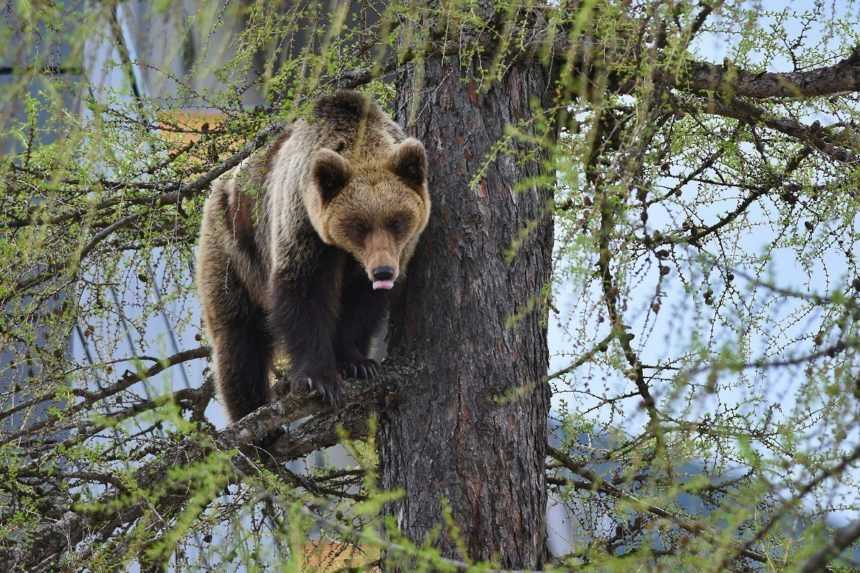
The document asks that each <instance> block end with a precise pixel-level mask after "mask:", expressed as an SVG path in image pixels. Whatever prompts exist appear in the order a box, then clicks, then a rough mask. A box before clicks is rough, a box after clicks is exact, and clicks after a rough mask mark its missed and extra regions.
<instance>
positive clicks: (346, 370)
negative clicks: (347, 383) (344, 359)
mask: <svg viewBox="0 0 860 573" xmlns="http://www.w3.org/2000/svg"><path fill="white" fill-rule="evenodd" d="M339 370H340V372H341V374H342V375H343V376H344V377H345V378H358V379H359V380H370V379H371V378H376V377H377V376H378V375H379V363H378V362H377V361H376V360H373V359H371V358H364V359H361V360H355V361H353V362H348V363H346V364H342V365H341V367H340V368H339Z"/></svg>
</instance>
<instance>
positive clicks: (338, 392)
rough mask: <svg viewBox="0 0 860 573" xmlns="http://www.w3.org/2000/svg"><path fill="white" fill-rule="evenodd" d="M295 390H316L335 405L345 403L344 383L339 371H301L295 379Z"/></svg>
mask: <svg viewBox="0 0 860 573" xmlns="http://www.w3.org/2000/svg"><path fill="white" fill-rule="evenodd" d="M292 389H293V392H297V393H306V392H308V391H312V390H316V391H317V392H319V395H320V397H321V398H322V399H323V400H325V401H326V402H328V403H329V404H331V405H332V406H334V407H338V406H340V405H341V404H343V385H342V384H341V382H340V376H338V374H337V372H334V371H332V372H311V373H299V374H297V375H296V376H295V378H294V379H293V384H292Z"/></svg>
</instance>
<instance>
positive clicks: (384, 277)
mask: <svg viewBox="0 0 860 573" xmlns="http://www.w3.org/2000/svg"><path fill="white" fill-rule="evenodd" d="M393 278H394V267H376V268H375V269H373V280H375V281H390V280H391V279H393Z"/></svg>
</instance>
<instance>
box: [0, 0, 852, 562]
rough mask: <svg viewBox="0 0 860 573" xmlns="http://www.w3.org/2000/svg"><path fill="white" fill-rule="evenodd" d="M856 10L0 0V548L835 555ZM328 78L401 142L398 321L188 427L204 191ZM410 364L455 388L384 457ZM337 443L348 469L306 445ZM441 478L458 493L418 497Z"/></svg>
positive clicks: (847, 344)
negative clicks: (364, 347) (381, 334)
mask: <svg viewBox="0 0 860 573" xmlns="http://www.w3.org/2000/svg"><path fill="white" fill-rule="evenodd" d="M858 19H860V7H858V5H857V3H856V2H854V1H853V0H844V1H840V2H824V1H821V0H810V1H808V2H794V3H773V2H764V1H754V0H738V1H720V0H707V1H705V0H701V1H688V0H660V1H641V2H640V1H635V0H633V1H631V0H573V1H570V2H553V3H537V2H515V1H514V2H483V1H479V2H471V1H464V2H452V3H435V2H417V3H405V4H401V3H394V2H391V3H389V2H385V3H382V2H352V3H331V5H329V4H327V3H317V2H295V3H294V2H282V1H276V0H244V1H241V2H199V3H179V2H177V3H173V2H164V1H160V2H155V3H151V5H150V3H141V2H129V1H126V2H107V3H100V4H98V5H90V4H88V3H87V4H85V5H84V4H81V5H77V4H74V3H72V5H70V4H68V3H57V2H51V1H40V2H17V3H15V5H14V7H12V6H11V5H10V6H7V7H6V8H5V9H4V23H3V24H2V25H0V38H2V41H3V42H2V43H3V46H4V47H3V48H2V52H0V53H2V54H3V57H4V60H3V61H0V85H2V90H0V142H2V145H3V149H4V151H5V154H4V156H3V157H2V159H0V303H1V304H0V308H2V313H0V476H2V479H0V563H5V564H7V566H8V567H9V568H10V570H27V571H30V570H32V571H42V570H46V571H47V570H93V571H101V570H115V569H117V568H130V567H137V566H139V567H140V569H141V570H147V571H158V570H162V569H169V570H177V571H186V570H189V571H190V570H207V569H215V570H221V569H224V570H234V569H236V568H237V567H238V566H239V565H240V564H241V565H242V566H244V568H245V569H246V570H249V571H250V570H264V569H281V568H283V569H285V570H291V571H295V570H303V571H304V570H315V568H318V570H320V571H336V570H347V567H355V568H357V569H360V570H365V569H371V568H372V567H379V568H382V569H384V570H397V569H398V568H400V570H404V571H419V570H426V571H431V570H432V571H436V570H443V571H465V570H475V571H492V570H514V569H516V570H545V571H554V570H555V571H568V570H576V571H580V570H582V571H614V570H621V569H625V570H626V569H631V570H649V571H650V570H655V571H700V570H704V571H715V572H716V571H735V570H736V571H745V570H768V571H821V570H832V571H838V570H849V569H850V568H851V567H852V566H857V563H858V561H857V560H858V546H857V540H858V538H860V515H858V509H860V507H858V506H860V499H858V496H857V490H858V484H857V480H858V473H857V468H858V465H860V432H858V427H860V426H858V421H860V357H858V347H860V339H858V320H860V306H858V292H860V271H858V267H857V257H858V255H860V251H858V240H860V218H858V207H860V196H858V188H860V128H858V121H860V118H859V117H858V115H860V105H858V104H860V101H858V98H860V95H858V94H860V36H858V34H860V32H859V31H860V27H858ZM338 88H351V89H359V90H362V91H364V92H366V93H368V94H370V95H372V96H373V97H374V98H375V99H376V100H377V101H379V102H380V104H381V105H382V106H383V107H385V108H386V109H387V110H388V111H389V112H390V113H391V114H392V115H393V116H394V117H396V119H397V120H398V121H399V122H400V123H401V124H403V125H404V127H406V128H407V130H410V131H411V132H412V133H415V134H416V135H418V136H420V137H421V138H422V139H423V140H424V144H425V146H426V147H427V148H428V153H429V154H430V157H431V159H432V161H431V165H430V169H431V171H432V172H435V173H436V175H435V177H436V181H437V183H438V184H437V187H435V188H432V187H431V195H433V196H434V201H436V198H437V197H438V199H439V200H438V202H437V203H435V204H436V207H434V212H433V216H432V217H433V221H432V223H431V227H430V231H429V232H430V238H428V239H427V240H426V241H425V242H424V243H422V245H421V246H420V247H419V252H418V254H417V256H416V259H417V260H419V262H418V265H417V270H416V272H415V273H414V274H412V275H411V276H410V279H409V280H410V282H409V283H407V285H408V286H409V291H410V294H409V297H408V298H407V299H406V300H405V301H404V303H403V305H405V306H408V308H409V309H411V314H410V311H409V310H404V309H403V308H400V309H398V310H396V311H395V312H394V313H393V322H392V326H391V327H390V336H389V346H390V347H391V348H393V351H392V352H390V353H389V359H388V360H387V361H386V362H385V363H384V368H383V374H382V375H381V377H380V378H378V379H376V380H373V381H371V382H358V381H353V380H349V381H346V386H347V392H346V395H347V397H346V405H345V406H344V407H343V408H342V409H340V410H338V411H333V410H331V409H330V408H329V407H328V406H326V405H324V404H323V403H322V402H320V401H318V400H317V399H316V398H315V397H313V396H310V397H307V396H305V397H296V396H286V397H283V398H281V399H279V400H278V401H275V402H273V403H271V404H269V405H267V406H265V407H263V408H261V409H260V410H258V411H257V412H255V413H254V414H251V415H250V416H248V417H246V418H244V419H243V420H241V421H239V422H237V423H235V424H232V425H229V426H225V424H224V419H223V415H222V414H220V410H219V408H218V405H217V403H216V397H215V395H214V391H213V385H212V381H211V378H210V376H209V374H208V371H205V370H204V368H205V366H206V359H207V357H208V355H209V349H208V347H207V345H206V340H205V339H204V338H203V336H202V334H201V333H200V332H201V331H200V324H199V311H198V305H197V302H196V298H195V294H194V285H193V284H192V277H193V272H192V268H193V265H194V246H195V241H196V237H197V232H198V229H199V224H200V216H201V210H202V204H203V201H204V200H205V197H206V193H207V191H208V189H209V185H210V184H211V183H212V181H214V180H215V179H216V178H217V177H218V176H220V175H222V174H223V173H225V172H227V171H228V170H230V169H231V168H233V167H235V166H236V165H238V164H239V163H240V162H242V161H243V160H244V159H245V158H247V157H249V156H250V155H251V154H252V153H254V152H256V151H257V150H260V149H262V148H264V147H265V146H266V145H267V144H268V143H269V142H271V141H272V139H273V137H274V136H275V135H276V134H277V133H278V132H279V131H280V130H281V129H282V128H283V126H285V125H286V124H288V123H289V122H291V121H293V120H295V119H297V118H300V117H303V116H305V115H306V114H308V113H309V110H310V109H311V106H312V104H313V101H314V99H315V98H316V97H317V96H318V95H320V94H324V93H329V92H331V91H333V90H335V89H338ZM432 183H433V178H432V177H431V184H432ZM544 259H545V260H544ZM545 263H546V264H545ZM446 273H447V274H446ZM440 277H442V278H440ZM458 277H459V278H458ZM443 278H444V280H443ZM457 280H459V282H457V283H456V285H455V286H453V287H449V285H450V284H453V282H452V281H457ZM449 288H450V290H446V289H449ZM470 301H471V302H470ZM475 301H480V302H481V303H482V304H481V305H480V307H476V306H474V304H473V303H474V302H475ZM484 302H486V305H484V304H483V303H484ZM403 305H402V306H403ZM469 305H472V306H473V308H471V312H470V308H468V307H469ZM419 312H420V313H421V316H426V317H427V323H426V324H424V325H423V326H426V327H427V328H425V329H422V328H423V327H422V326H419V327H415V328H412V327H411V326H409V327H404V326H402V325H403V324H405V323H407V322H408V324H409V325H412V324H413V322H414V321H416V320H418V319H417V318H416V315H417V314H418V313H419ZM460 313H462V315H461V316H459V318H462V319H463V320H460V321H459V322H458V321H457V320H456V319H457V318H458V315H460ZM431 319H432V321H435V322H432V321H431ZM449 319H450V320H449ZM409 321H411V322H409ZM422 324H423V323H422ZM470 324H471V325H474V328H468V329H467V326H469V325H470ZM398 325H399V326H398ZM446 325H447V326H446ZM431 326H432V327H434V328H438V329H439V332H440V333H443V334H444V336H440V338H439V339H435V340H434V339H432V338H425V337H423V333H426V332H428V330H427V329H428V328H430V327H431ZM410 328H412V330H410ZM415 332H421V333H422V336H421V337H418V338H415V339H410V340H409V342H408V344H406V343H403V342H399V341H402V340H404V339H409V337H410V333H411V334H413V335H414V334H415ZM398 337H399V338H398ZM458 348H459V354H457V355H456V356H454V354H455V353H457V352H458ZM434 349H436V350H434ZM470 352H471V353H472V354H471V356H472V358H469V356H470V354H469V353H470ZM446 355H448V356H451V360H450V361H449V363H445V356H446ZM547 361H548V362H547ZM458 372H460V374H459V375H458ZM458 376H459V377H458ZM519 376H522V379H517V377H519ZM461 378H462V379H461ZM434 379H435V380H438V381H439V382H440V383H444V384H445V387H446V388H447V387H449V386H451V385H452V384H461V385H460V386H458V387H456V388H454V387H453V386H451V388H452V390H451V391H450V392H439V393H438V394H434V395H426V396H425V395H422V396H421V398H420V399H421V400H425V403H427V404H428V406H427V412H428V414H427V418H428V419H430V420H437V419H438V420H439V423H440V424H445V423H448V422H451V423H453V425H455V426H457V428H456V430H457V431H460V432H461V433H460V434H457V436H458V437H462V441H458V442H457V444H455V445H454V446H452V447H454V448H459V450H458V452H459V454H462V455H460V456H459V457H458V455H452V456H448V455H447V454H446V453H445V452H442V451H441V450H440V451H436V450H434V449H432V448H425V449H424V450H421V449H420V448H416V449H414V450H410V447H412V446H414V442H412V441H410V440H412V439H413V438H415V436H416V435H418V434H424V433H427V432H426V431H425V428H424V426H422V425H421V424H422V423H423V422H425V421H427V420H421V419H420V418H421V417H422V416H421V404H422V403H421V402H420V401H417V400H415V399H413V400H412V401H411V402H410V400H409V396H410V395H412V393H414V392H415V391H416V390H415V385H414V384H415V382H416V381H420V382H421V383H422V384H425V385H426V384H429V383H430V382H431V381H432V380H434ZM286 382H287V381H286V377H285V376H281V379H280V380H279V382H278V385H284V384H286ZM410 384H412V385H411V386H410ZM433 389H434V390H433V391H434V392H436V390H437V387H435V386H434V387H433ZM545 389H547V390H551V396H550V395H549V393H548V392H547V393H545V392H544V390H545ZM458 393H459V394H458ZM434 400H438V402H433V401H434ZM458 400H460V401H461V403H460V404H458V402H457V401H458ZM431 402H432V403H431ZM397 404H402V405H399V406H398V405H397ZM463 404H466V405H467V406H468V407H466V406H463ZM392 412H396V413H395V414H392ZM444 412H449V413H451V416H450V419H444V420H443V419H442V417H441V416H442V413H444ZM547 414H548V415H547ZM476 418H477V419H476ZM544 421H545V423H544ZM404 424H406V425H409V424H414V425H413V426H410V427H408V428H407V427H406V426H405V425H404ZM461 424H462V425H461ZM430 425H432V424H430ZM487 428H492V432H491V431H489V430H488V429H487ZM447 429H448V427H447V426H446V431H447ZM508 431H509V432H510V434H509V435H508V434H507V433H506V432H508ZM470 432H471V433H470ZM493 432H495V434H497V435H499V434H505V435H500V436H499V442H498V444H503V445H504V447H498V445H497V444H496V442H493V443H490V442H489V441H482V440H485V438H487V436H488V435H492V434H493ZM338 444H339V445H340V446H341V447H342V448H343V449H344V450H345V451H346V452H347V453H348V454H349V456H350V457H349V462H347V463H339V464H331V463H318V460H317V458H318V457H319V455H318V454H314V452H319V451H321V450H324V449H325V448H328V447H331V446H335V445H338ZM512 444H513V445H512ZM529 444H531V445H532V446H534V451H532V452H522V451H519V448H521V447H522V446H523V445H529ZM508 448H510V449H511V450H514V451H505V450H506V449H508ZM419 450H420V451H419ZM466 450H468V456H471V457H466V456H465V454H463V452H464V451H466ZM398 451H403V452H409V455H410V456H411V457H410V458H409V460H410V462H409V463H410V464H412V465H411V466H410V465H409V464H407V463H405V462H404V460H399V462H398V461H396V460H395V462H392V459H394V458H396V457H397V453H398ZM544 454H546V455H545V456H544ZM309 456H311V457H313V459H314V460H316V461H314V463H308V462H307V461H308V460H309V459H311V458H310V457H309ZM416 460H417V461H416ZM464 460H485V461H487V464H486V465H482V464H477V463H476V464H475V466H474V467H472V466H470V467H462V466H458V465H457V464H458V463H461V462H463V461H464ZM534 460H537V462H536V463H537V464H538V467H536V468H534V467H524V466H527V465H528V463H530V462H531V461H534ZM303 462H304V463H303ZM400 462H404V463H403V466H409V467H411V468H412V469H411V470H410V469H409V467H397V466H396V463H400ZM490 462H492V463H490ZM393 463H394V464H395V465H392V464H393ZM416 463H417V464H419V465H417V466H416V465H415V464H416ZM425 463H426V464H427V466H426V468H425V466H423V465H420V464H425ZM434 463H435V464H436V465H435V466H434V465H433V464H434ZM506 464H507V465H506ZM446 465H447V466H450V467H447V469H446V475H448V476H449V477H448V478H447V479H449V480H450V483H455V482H457V481H458V479H459V482H461V483H460V484H459V485H458V486H457V487H462V490H459V489H456V488H454V489H450V490H449V489H448V488H447V485H446V488H445V495H442V492H437V491H436V490H435V489H434V487H435V485H438V484H437V482H436V481H434V479H435V476H436V475H437V474H436V473H433V472H438V471H441V470H440V467H441V466H446ZM521 466H523V467H521ZM505 467H510V468H513V469H512V471H513V470H515V469H517V468H519V469H521V470H522V473H521V474H519V473H518V474H517V475H516V477H513V478H512V477H511V476H501V475H494V474H492V473H490V474H486V472H487V471H491V472H492V471H499V470H498V469H499V468H505ZM482 468H483V469H482ZM487 468H495V469H490V470H488V469H487ZM425 469H426V472H427V473H426V475H427V476H428V479H427V482H426V483H415V481H416V480H415V479H412V478H414V477H416V475H417V476H422V475H425V474H424V473H423V472H425ZM443 469H445V468H443ZM410 471H415V472H416V474H415V475H413V474H412V473H410ZM482 471H483V472H484V474H482V473H481V472H482ZM481 475H483V478H482V479H483V480H484V481H481V480H478V479H477V477H476V476H481ZM430 476H433V478H434V479H430ZM522 476H528V477H522ZM407 478H409V479H408V480H407ZM503 478H504V479H511V480H519V481H520V482H522V483H521V484H520V485H519V486H518V487H517V489H515V490H511V491H509V492H508V493H507V494H505V493H504V492H502V491H501V490H502V488H501V486H500V485H499V484H500V480H502V479H503ZM404 480H406V481H408V482H409V483H404ZM438 483H442V482H438ZM448 483H449V482H445V484H448ZM392 484H395V486H396V487H394V489H392V487H389V486H392ZM494 486H497V487H494ZM452 487H453V486H452ZM485 487H486V488H487V489H486V490H484V489H483V488H485ZM478 490H480V491H478ZM482 492H483V493H482ZM487 492H490V494H487ZM419 493H420V494H421V495H425V494H426V495H430V496H432V499H433V500H434V501H433V503H437V504H438V507H437V508H436V509H434V513H432V516H431V514H430V513H428V514H426V523H422V524H420V525H421V526H420V527H418V526H416V525H415V522H416V521H420V519H419V518H420V517H421V516H418V517H415V516H410V515H406V517H404V512H405V514H408V513H409V512H408V511H405V510H404V507H405V508H407V509H408V505H409V502H410V501H412V502H413V504H414V507H418V505H417V504H418V497H414V496H417V495H419ZM473 494H474V495H473ZM487 495H489V501H487ZM482 496H483V497H482ZM547 496H549V506H550V511H549V514H550V518H549V525H548V528H549V529H548V531H546V533H545V532H544V531H543V529H542V528H543V527H544V525H543V524H544V522H545V520H544V516H543V512H542V509H543V504H544V503H545V501H546V499H547ZM517 499H520V500H521V503H522V504H523V507H524V508H525V507H526V506H528V507H529V508H531V509H530V510H529V511H524V512H523V514H522V515H525V517H523V516H522V515H521V514H519V513H516V512H514V513H513V514H510V515H511V516H512V517H511V518H510V519H509V520H508V521H510V522H514V521H517V520H519V521H520V522H518V523H508V522H505V520H504V519H501V517H500V515H501V516H502V517H503V516H504V515H505V512H509V511H510V507H511V505H509V504H512V503H513V502H514V500H517ZM478 500H482V501H481V502H480V503H479V501H478ZM496 500H498V503H499V505H498V507H494V501H496ZM422 502H423V501H422ZM470 503H473V505H470ZM481 503H484V505H481ZM395 508H396V509H395ZM499 508H502V509H503V510H504V511H498V514H492V515H490V514H488V513H487V512H488V511H493V510H499ZM534 508H538V509H539V510H541V511H537V510H535V511H537V513H535V511H531V510H534ZM532 514H534V515H532ZM538 514H539V515H538ZM491 517H492V519H491ZM412 518H415V519H414V520H413V521H412V522H409V520H410V519H412ZM496 519H501V521H500V522H499V523H496V521H494V520H496ZM529 519H531V520H533V522H530V521H528V520H529ZM407 522H408V523H407ZM490 522H492V524H490ZM531 523H539V524H540V525H541V527H540V528H539V529H540V531H539V532H538V533H536V534H535V536H534V538H530V539H528V540H526V539H525V537H526V536H524V534H523V533H522V531H527V530H529V529H530V528H531V525H530V524H531ZM482 526H483V527H485V529H481V527H482ZM508 527H510V529H508ZM518 527H519V529H517V528H518ZM496 530H498V531H496ZM499 532H501V533H499ZM508 534H509V535H508ZM481 543H485V544H486V546H485V547H479V545H480V544H481ZM547 545H548V547H549V549H552V552H550V550H549V549H546V550H545V549H544V547H545V546H547ZM852 552H853V553H852ZM852 564H853V565H852Z"/></svg>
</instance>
